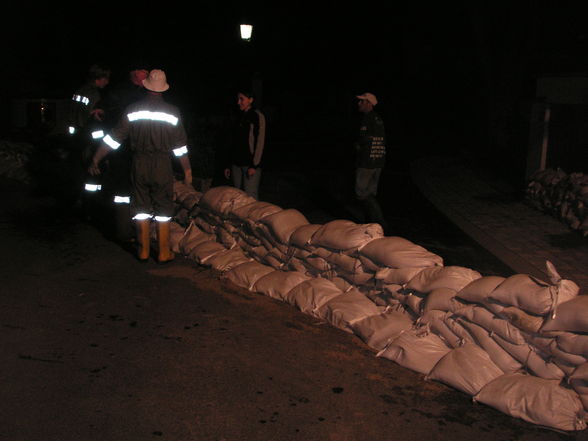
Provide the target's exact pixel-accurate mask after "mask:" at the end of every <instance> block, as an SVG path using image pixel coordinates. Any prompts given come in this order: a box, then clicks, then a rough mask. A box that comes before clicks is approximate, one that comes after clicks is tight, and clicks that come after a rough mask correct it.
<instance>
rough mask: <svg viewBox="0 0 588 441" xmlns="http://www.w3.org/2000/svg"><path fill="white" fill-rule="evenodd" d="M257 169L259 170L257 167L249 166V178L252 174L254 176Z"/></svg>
mask: <svg viewBox="0 0 588 441" xmlns="http://www.w3.org/2000/svg"><path fill="white" fill-rule="evenodd" d="M256 171H257V169H256V168H253V167H249V168H248V169H247V177H248V178H250V177H251V176H253V175H254V174H255V172H256Z"/></svg>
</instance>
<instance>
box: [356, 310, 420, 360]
mask: <svg viewBox="0 0 588 441" xmlns="http://www.w3.org/2000/svg"><path fill="white" fill-rule="evenodd" d="M413 324H414V321H413V319H412V316H411V315H410V314H407V313H406V312H405V311H404V310H403V309H398V308H386V310H385V311H384V312H382V313H380V314H376V315H372V316H369V317H366V318H364V319H362V320H358V321H355V322H353V323H351V325H350V327H351V330H352V331H353V332H354V334H356V335H357V336H358V337H359V338H361V339H362V340H363V341H364V343H365V344H367V345H368V346H369V347H371V348H372V349H375V350H377V351H381V350H382V349H384V348H385V347H386V346H387V345H388V343H390V342H391V341H392V340H394V339H395V338H396V337H398V336H399V335H400V333H402V332H404V331H406V330H407V329H410V328H412V326H413Z"/></svg>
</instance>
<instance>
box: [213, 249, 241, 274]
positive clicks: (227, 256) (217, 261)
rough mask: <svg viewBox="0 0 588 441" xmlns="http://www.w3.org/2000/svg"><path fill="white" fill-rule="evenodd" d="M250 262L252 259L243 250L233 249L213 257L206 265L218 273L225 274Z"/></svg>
mask: <svg viewBox="0 0 588 441" xmlns="http://www.w3.org/2000/svg"><path fill="white" fill-rule="evenodd" d="M250 261H251V258H250V257H247V256H246V255H245V253H244V252H243V250H241V249H240V248H233V249H231V250H225V251H221V252H220V253H217V254H215V255H213V256H212V257H210V258H209V259H208V261H207V262H206V263H207V265H210V266H211V267H212V268H213V269H215V270H216V271H220V272H225V271H230V270H231V269H233V268H235V267H236V266H237V265H240V264H242V263H245V262H250Z"/></svg>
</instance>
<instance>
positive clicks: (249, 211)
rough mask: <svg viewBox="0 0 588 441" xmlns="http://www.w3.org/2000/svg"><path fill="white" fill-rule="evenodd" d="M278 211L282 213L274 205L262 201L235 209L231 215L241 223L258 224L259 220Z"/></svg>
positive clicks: (279, 208)
mask: <svg viewBox="0 0 588 441" xmlns="http://www.w3.org/2000/svg"><path fill="white" fill-rule="evenodd" d="M279 211H282V208H281V207H279V206H277V205H275V204H272V203H270V202H264V201H254V202H252V203H250V204H247V205H243V206H242V207H238V208H236V209H235V210H233V212H232V213H231V215H232V216H234V217H236V218H237V219H240V220H241V221H243V222H247V221H249V222H258V221H259V220H260V219H262V218H264V217H266V216H269V215H270V214H274V213H277V212H279Z"/></svg>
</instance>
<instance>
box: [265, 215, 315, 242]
mask: <svg viewBox="0 0 588 441" xmlns="http://www.w3.org/2000/svg"><path fill="white" fill-rule="evenodd" d="M259 222H260V223H261V224H263V225H265V226H267V228H268V230H269V231H270V233H271V234H272V235H273V238H274V239H275V240H276V241H278V242H280V243H282V244H285V245H288V241H289V240H290V236H291V235H292V233H294V231H296V230H297V229H298V228H299V227H301V226H303V225H308V224H309V222H308V220H307V219H306V217H305V216H304V215H303V214H302V213H301V212H300V211H298V210H296V209H294V208H289V209H287V210H282V211H278V212H277V213H274V214H270V215H269V216H265V217H263V218H262V219H260V221H259Z"/></svg>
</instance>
